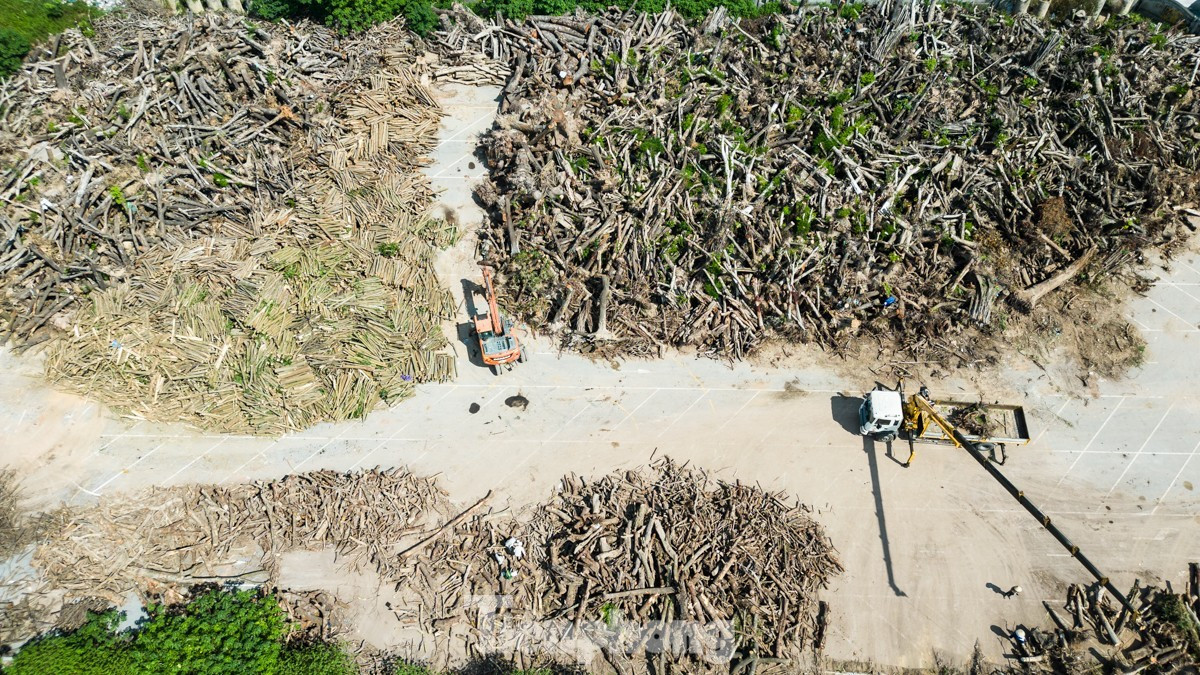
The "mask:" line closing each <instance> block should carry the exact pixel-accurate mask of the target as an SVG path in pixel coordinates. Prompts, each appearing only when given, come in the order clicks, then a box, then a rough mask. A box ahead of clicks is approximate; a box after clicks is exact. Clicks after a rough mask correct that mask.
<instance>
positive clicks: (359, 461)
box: [349, 394, 499, 471]
mask: <svg viewBox="0 0 1200 675" xmlns="http://www.w3.org/2000/svg"><path fill="white" fill-rule="evenodd" d="M497 396H499V394H497ZM411 424H412V422H409V423H408V424H405V425H404V426H402V427H400V428H399V429H397V430H395V431H394V432H392V435H391V436H388V437H387V438H385V439H383V440H382V441H379V445H376V446H375V447H373V448H371V451H370V452H368V453H367V454H365V455H363V456H362V457H360V458H359V460H358V461H357V462H355V463H353V464H351V465H350V469H349V470H350V471H353V470H355V469H357V468H358V467H359V466H361V465H362V463H363V462H365V461H366V460H367V458H368V457H370V456H371V455H373V454H375V451H376V450H378V449H380V448H382V447H383V446H385V445H387V444H388V443H390V442H391V441H392V439H394V438H395V437H396V436H398V435H400V432H401V431H404V430H405V429H407V428H408V427H409V426H410V425H411Z"/></svg>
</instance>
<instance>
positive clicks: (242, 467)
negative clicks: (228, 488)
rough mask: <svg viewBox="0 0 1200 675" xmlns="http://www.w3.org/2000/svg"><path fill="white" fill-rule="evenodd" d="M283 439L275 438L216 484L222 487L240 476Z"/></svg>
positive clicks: (283, 437) (284, 436)
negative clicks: (243, 470) (231, 479)
mask: <svg viewBox="0 0 1200 675" xmlns="http://www.w3.org/2000/svg"><path fill="white" fill-rule="evenodd" d="M285 438H287V435H286V434H284V435H283V436H280V437H279V438H276V439H275V440H274V441H272V442H271V444H270V445H268V446H267V447H265V448H263V449H262V450H259V451H258V454H257V455H255V456H253V457H251V458H250V459H248V460H246V461H244V462H242V465H241V466H239V467H238V468H236V469H234V470H233V471H230V472H229V474H228V475H226V476H225V477H224V478H222V479H221V480H220V481H219V482H218V484H219V485H224V484H225V483H228V482H229V479H230V478H233V477H234V476H236V475H238V474H240V473H241V472H242V469H244V468H246V467H248V466H250V463H251V462H253V461H255V460H256V459H258V458H259V457H262V456H263V455H265V454H267V451H268V450H270V449H271V448H273V447H275V446H276V445H279V444H280V443H282V442H283V439H285ZM313 440H320V439H313Z"/></svg>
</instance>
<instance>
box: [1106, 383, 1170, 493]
mask: <svg viewBox="0 0 1200 675" xmlns="http://www.w3.org/2000/svg"><path fill="white" fill-rule="evenodd" d="M1174 409H1175V402H1174V401H1171V405H1169V406H1167V412H1165V413H1163V416H1162V419H1160V420H1159V421H1158V424H1155V425H1154V429H1152V430H1151V431H1150V435H1149V436H1147V437H1146V441H1145V442H1144V443H1142V446H1141V447H1140V448H1138V449H1137V452H1135V453H1133V458H1132V459H1130V460H1129V463H1128V464H1126V465H1125V470H1124V471H1122V472H1121V475H1120V476H1118V477H1117V481H1116V482H1115V483H1113V486H1112V488H1111V489H1109V491H1108V494H1110V495H1111V494H1112V493H1113V491H1114V490H1116V489H1117V486H1118V485H1120V484H1121V480H1122V479H1124V478H1125V474H1127V473H1129V468H1130V467H1132V466H1133V463H1134V462H1136V461H1137V458H1138V457H1139V456H1140V455H1141V454H1142V451H1143V450H1145V449H1146V446H1147V445H1149V444H1150V440H1151V439H1153V438H1154V434H1156V433H1158V429H1159V428H1160V427H1161V426H1162V424H1163V422H1165V421H1167V415H1170V414H1171V411H1172V410H1174ZM1106 496H1107V495H1106Z"/></svg>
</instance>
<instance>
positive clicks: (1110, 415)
mask: <svg viewBox="0 0 1200 675" xmlns="http://www.w3.org/2000/svg"><path fill="white" fill-rule="evenodd" d="M1124 402H1125V397H1124V396H1122V397H1121V400H1120V401H1117V405H1116V406H1115V407H1114V408H1113V409H1112V412H1110V413H1108V417H1105V418H1104V423H1103V424H1101V425H1100V428H1099V429H1096V433H1095V434H1093V435H1092V439H1091V440H1090V441H1088V442H1087V445H1085V446H1083V450H1081V451H1080V453H1079V456H1078V457H1076V458H1075V461H1074V462H1071V466H1069V467H1067V472H1066V473H1064V474H1063V477H1062V478H1059V479H1058V482H1057V483H1055V484H1054V487H1058V486H1060V485H1062V484H1063V481H1064V480H1066V479H1067V476H1070V475H1071V471H1072V470H1074V468H1075V465H1076V464H1078V463H1079V460H1081V459H1083V455H1084V453H1086V452H1087V451H1088V448H1090V447H1092V443H1095V442H1096V439H1097V438H1099V437H1100V432H1102V431H1104V427H1106V426H1108V422H1109V420H1111V419H1112V418H1113V415H1116V414H1117V411H1118V410H1120V409H1121V404H1122V403H1124Z"/></svg>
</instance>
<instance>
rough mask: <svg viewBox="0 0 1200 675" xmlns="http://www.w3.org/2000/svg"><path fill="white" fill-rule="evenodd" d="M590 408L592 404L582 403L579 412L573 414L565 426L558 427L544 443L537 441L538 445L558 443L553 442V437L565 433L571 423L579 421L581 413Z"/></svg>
mask: <svg viewBox="0 0 1200 675" xmlns="http://www.w3.org/2000/svg"><path fill="white" fill-rule="evenodd" d="M590 407H592V402H591V401H584V402H583V407H582V408H580V409H579V412H577V413H575V415H574V416H572V417H571V419H569V420H567V423H566V424H563V425H561V426H559V427H558V431H555V432H554V433H553V434H550V438H547V439H546V440H544V441H538V442H540V443H550V442H559V441H554V437H555V436H557V435H559V434H561V433H562V432H564V431H566V430H567V429H569V428H570V427H571V423H572V422H574V421H575V420H577V419H579V416H580V415H582V414H583V411H585V410H587V409H588V408H590Z"/></svg>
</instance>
